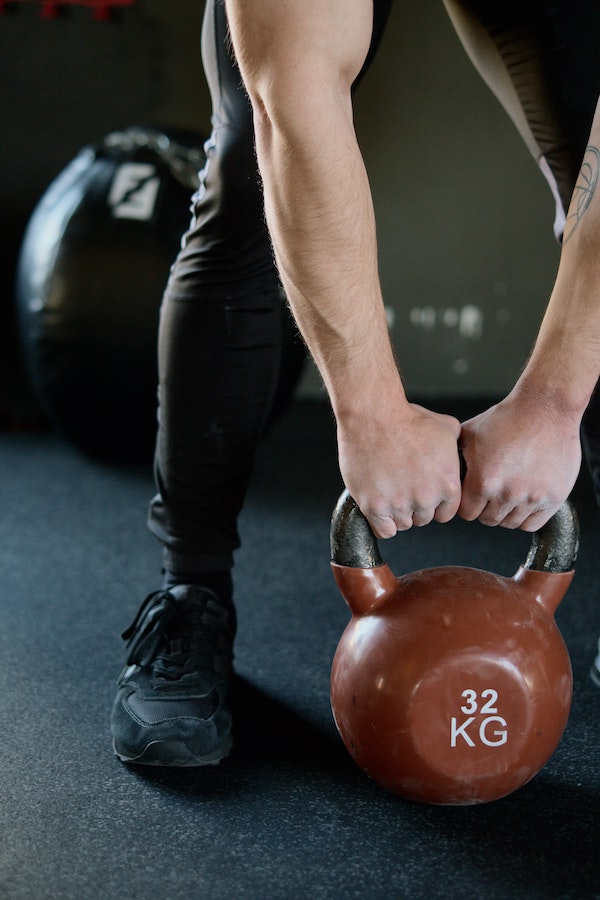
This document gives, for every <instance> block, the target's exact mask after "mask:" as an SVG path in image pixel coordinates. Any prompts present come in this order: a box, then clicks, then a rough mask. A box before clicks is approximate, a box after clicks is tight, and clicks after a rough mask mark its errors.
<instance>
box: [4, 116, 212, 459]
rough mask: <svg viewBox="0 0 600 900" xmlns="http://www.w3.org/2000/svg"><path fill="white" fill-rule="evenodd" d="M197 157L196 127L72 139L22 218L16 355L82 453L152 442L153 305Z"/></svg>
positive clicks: (126, 452)
mask: <svg viewBox="0 0 600 900" xmlns="http://www.w3.org/2000/svg"><path fill="white" fill-rule="evenodd" d="M203 164H204V153H203V151H202V138H200V137H199V136H193V135H192V136H189V135H184V136H181V135H177V139H175V138H174V137H173V136H169V135H167V134H166V133H164V132H163V131H159V130H153V129H144V128H128V129H126V130H124V131H119V132H114V133H112V134H109V135H107V136H106V137H105V138H104V139H103V140H102V141H101V142H100V143H99V144H98V145H95V146H88V147H85V148H84V149H82V150H81V152H80V153H79V154H78V155H77V156H76V157H75V159H73V161H72V162H71V163H70V164H69V165H68V166H67V167H66V169H65V170H64V171H63V172H62V173H61V174H60V175H59V176H58V177H57V178H56V180H55V181H54V182H53V183H52V184H51V185H50V187H49V188H48V189H47V191H46V192H45V194H44V195H43V197H42V198H41V200H40V202H39V203H38V205H37V206H36V208H35V210H34V212H33V214H32V216H31V219H30V221H29V223H28V226H27V229H26V232H25V235H24V238H23V243H22V246H21V251H20V256H19V262H18V268H17V295H16V297H17V317H18V322H19V333H20V337H21V343H22V348H23V355H24V359H25V364H26V367H27V369H28V372H29V375H30V378H31V382H32V386H33V388H34V390H35V393H36V395H37V397H38V399H39V402H40V404H41V406H42V407H43V409H44V410H45V411H46V413H47V414H48V416H49V417H50V419H51V420H52V421H53V422H54V423H55V425H56V426H57V427H58V428H59V429H60V431H62V432H63V434H64V435H65V436H66V437H67V438H68V439H69V440H71V441H72V442H73V443H74V444H75V445H76V446H78V447H79V448H80V449H82V450H83V451H85V452H86V453H89V454H91V455H93V456H96V457H100V458H110V459H127V458H128V459H132V458H141V457H142V456H147V455H148V454H151V452H152V447H153V444H154V436H155V431H156V386H157V362H156V341H157V332H158V316H159V308H160V303H161V300H162V293H163V290H164V287H165V284H166V281H167V278H168V274H169V269H170V267H171V265H172V263H173V260H174V259H175V255H176V253H177V251H178V249H179V246H180V242H181V238H182V235H183V234H184V232H185V231H186V229H187V227H188V225H189V220H190V199H191V195H192V193H193V191H194V190H195V188H196V187H197V185H198V172H199V170H200V169H201V168H202V166H203Z"/></svg>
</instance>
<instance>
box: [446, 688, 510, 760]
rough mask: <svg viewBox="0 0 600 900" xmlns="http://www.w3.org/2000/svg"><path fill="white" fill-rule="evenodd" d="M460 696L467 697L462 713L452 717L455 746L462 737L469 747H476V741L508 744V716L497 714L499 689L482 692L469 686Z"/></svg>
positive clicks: (489, 744) (488, 744)
mask: <svg viewBox="0 0 600 900" xmlns="http://www.w3.org/2000/svg"><path fill="white" fill-rule="evenodd" d="M461 697H463V698H464V700H465V703H464V704H463V705H462V706H461V707H460V711H461V713H462V714H463V715H462V716H461V717H460V718H459V717H458V716H452V717H451V719H450V746H451V747H456V746H458V745H459V742H460V744H462V742H463V741H464V743H465V744H466V745H467V746H468V747H475V746H476V745H477V743H480V744H485V746H486V747H500V746H501V745H502V744H506V742H507V740H508V728H507V722H506V719H504V718H503V717H502V716H500V715H498V707H497V706H496V703H497V701H498V692H497V691H495V690H493V688H487V689H486V690H484V691H482V692H481V696H479V695H478V694H477V691H473V690H470V689H469V690H466V691H463V692H462V694H461ZM463 716H466V718H463Z"/></svg>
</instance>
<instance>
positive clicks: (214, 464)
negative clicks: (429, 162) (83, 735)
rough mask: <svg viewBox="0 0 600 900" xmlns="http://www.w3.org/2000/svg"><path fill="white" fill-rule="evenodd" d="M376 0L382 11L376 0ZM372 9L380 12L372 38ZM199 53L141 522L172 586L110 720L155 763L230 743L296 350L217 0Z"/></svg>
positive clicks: (154, 608)
mask: <svg viewBox="0 0 600 900" xmlns="http://www.w3.org/2000/svg"><path fill="white" fill-rule="evenodd" d="M380 7H381V8H385V11H386V12H387V7H388V2H387V0H385V2H384V3H381V4H380ZM383 20H384V16H383V15H378V16H376V24H377V30H376V37H377V38H378V37H379V35H380V32H381V29H382V27H383ZM373 43H375V38H374V41H373ZM202 56H203V63H204V68H205V72H206V77H207V80H208V84H209V88H210V91H211V98H212V103H213V130H212V135H211V138H210V140H209V141H208V142H207V145H206V151H207V163H206V166H205V168H204V170H203V172H202V176H201V186H200V189H199V191H198V193H197V194H196V196H195V197H194V201H193V219H192V224H191V226H190V229H189V231H188V233H187V234H186V235H185V237H184V240H183V243H182V248H181V251H180V253H179V254H178V257H177V259H176V261H175V264H174V266H173V269H172V272H171V276H170V279H169V283H168V285H167V288H166V291H165V296H164V301H163V307H162V311H161V322H160V334H159V376H160V386H159V433H158V439H157V447H156V457H155V473H156V482H157V487H158V493H157V495H156V496H155V498H154V499H153V501H152V503H151V506H150V514H149V525H150V528H151V530H152V531H153V532H154V534H156V535H157V537H158V538H159V539H160V540H161V542H162V544H163V547H164V569H165V583H164V585H163V588H169V590H168V591H165V590H161V591H158V592H156V594H155V595H152V596H151V598H149V599H148V601H147V602H146V604H145V605H144V606H143V607H142V609H141V610H140V613H139V614H138V617H137V619H136V621H135V622H134V623H133V626H132V627H131V628H130V629H129V630H128V632H126V636H127V638H128V639H129V642H130V654H129V659H128V666H127V667H126V669H125V671H124V673H123V675H122V677H121V684H120V690H119V694H118V696H117V700H116V702H115V706H114V709H113V720H112V727H113V734H114V738H115V749H116V751H117V753H118V755H119V756H120V757H121V758H122V759H124V760H125V761H129V762H140V763H146V764H154V765H203V764H212V763H215V762H218V761H219V760H220V759H221V758H222V757H223V756H225V755H226V754H227V752H228V751H229V748H230V746H231V715H230V712H229V708H228V703H227V695H228V689H229V683H230V677H231V662H232V655H233V654H232V644H233V637H234V632H235V610H234V608H233V605H232V601H231V591H232V587H231V575H230V570H231V566H232V564H233V554H234V551H235V549H236V548H237V547H238V546H239V542H240V541H239V535H238V529H237V519H238V514H239V512H240V509H241V507H242V504H243V501H244V496H245V492H246V488H247V485H248V481H249V478H250V474H251V470H252V464H253V459H254V454H255V450H256V445H257V442H258V440H259V437H260V435H261V433H262V431H263V429H264V426H265V423H266V422H267V421H268V419H269V416H270V414H271V412H272V409H273V405H274V403H275V404H276V405H277V404H281V403H282V401H283V400H284V399H285V397H282V391H281V390H280V389H279V390H278V387H279V386H280V385H281V384H282V383H283V384H285V386H286V393H287V394H289V393H291V391H292V388H293V385H294V383H295V381H296V379H297V376H298V374H299V372H300V368H301V365H302V361H303V358H304V349H303V347H302V345H301V344H300V343H299V341H297V340H296V341H295V340H294V339H295V329H293V328H292V326H291V321H290V320H289V318H288V313H287V309H286V306H285V301H284V299H283V297H282V291H281V288H280V284H279V280H278V276H277V273H276V269H275V266H274V264H273V259H272V252H271V245H270V240H269V236H268V233H267V230H266V227H265V224H264V210H263V199H262V192H261V188H260V182H259V179H258V172H257V168H256V161H255V153H254V135H253V126H252V113H251V108H250V104H249V101H248V99H247V96H246V93H245V91H244V89H243V87H242V84H241V81H240V77H239V73H238V69H237V66H236V64H235V61H234V60H233V57H232V55H231V52H230V49H229V45H228V39H227V22H226V18H225V10H224V3H223V0H208V2H207V4H206V10H205V17H204V24H203V33H202ZM282 372H283V378H282Z"/></svg>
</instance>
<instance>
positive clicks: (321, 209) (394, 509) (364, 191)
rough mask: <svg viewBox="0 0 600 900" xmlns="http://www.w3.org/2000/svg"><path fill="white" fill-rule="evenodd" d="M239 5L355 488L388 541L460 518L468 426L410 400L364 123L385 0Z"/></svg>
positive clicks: (263, 154) (263, 163)
mask: <svg viewBox="0 0 600 900" xmlns="http://www.w3.org/2000/svg"><path fill="white" fill-rule="evenodd" d="M227 11H228V17H229V23H230V29H231V36H232V41H233V46H234V49H235V52H236V56H237V59H238V63H239V65H240V70H241V72H242V76H243V78H244V81H245V84H246V88H247V90H248V93H249V95H250V98H251V101H252V105H253V109H254V122H255V130H256V148H257V157H258V164H259V168H260V172H261V176H262V179H263V186H264V196H265V212H266V217H267V223H268V226H269V231H270V234H271V238H272V242H273V247H274V252H275V257H276V261H277V265H278V269H279V273H280V276H281V279H282V282H283V285H284V287H285V290H286V293H287V296H288V299H289V302H290V305H291V307H292V311H293V313H294V316H295V318H296V321H297V323H298V326H299V328H300V330H301V332H302V334H303V336H304V338H305V340H306V343H307V345H308V347H309V350H310V352H311V354H312V356H313V358H314V360H315V362H316V364H317V366H318V368H319V371H320V373H321V375H322V377H323V380H324V383H325V386H326V388H327V391H328V394H329V397H330V400H331V403H332V406H333V410H334V413H335V416H336V421H337V428H338V447H339V460H340V469H341V473H342V477H343V479H344V482H345V484H346V487H347V488H348V490H349V491H350V492H351V494H352V495H353V496H354V498H355V500H356V501H357V503H358V504H359V506H360V507H361V509H362V511H363V513H364V514H365V515H366V516H367V518H368V519H369V521H370V523H371V526H372V527H373V529H374V531H375V533H376V534H378V535H379V536H381V537H390V536H392V535H393V534H395V533H396V530H397V529H405V528H410V527H411V525H412V524H416V525H424V524H426V523H427V522H429V521H431V519H432V518H434V517H435V518H436V519H437V520H438V521H447V520H449V519H450V518H452V516H453V515H454V514H455V513H456V510H457V508H458V504H459V501H460V480H459V465H458V455H457V447H456V442H457V438H458V434H459V425H458V422H457V421H456V420H455V419H453V418H451V417H448V416H441V415H438V414H435V413H432V412H429V411H428V410H425V409H422V408H420V407H416V406H414V405H412V404H410V403H408V401H407V399H406V395H405V393H404V390H403V387H402V383H401V380H400V376H399V374H398V368H397V365H396V361H395V359H394V354H393V351H392V348H391V345H390V340H389V336H388V330H387V323H386V318H385V312H384V306H383V301H382V297H381V289H380V284H379V276H378V268H377V246H376V235H375V222H374V214H373V206H372V200H371V193H370V188H369V183H368V179H367V175H366V172H365V168H364V164H363V160H362V156H361V154H360V150H359V147H358V143H357V140H356V136H355V132H354V126H353V121H352V105H351V97H350V89H351V85H352V83H353V81H354V79H355V78H356V76H357V75H358V73H359V71H360V69H361V67H362V65H363V62H364V59H365V57H366V54H367V51H368V48H369V43H370V38H371V29H372V16H373V4H372V0H351V2H349V0H329V2H327V3H323V2H322V0H227Z"/></svg>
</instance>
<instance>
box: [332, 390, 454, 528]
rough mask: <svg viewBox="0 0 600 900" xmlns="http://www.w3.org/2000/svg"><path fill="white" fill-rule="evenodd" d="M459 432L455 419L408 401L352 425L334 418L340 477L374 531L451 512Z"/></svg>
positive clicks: (449, 515)
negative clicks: (336, 428) (336, 421)
mask: <svg viewBox="0 0 600 900" xmlns="http://www.w3.org/2000/svg"><path fill="white" fill-rule="evenodd" d="M459 434H460V423H459V422H458V420H457V419H454V418H453V417H452V416H445V415H441V414H439V413H434V412H430V411H429V410H427V409H424V408H423V407H421V406H415V405H414V404H411V403H405V404H404V405H403V406H402V408H401V409H400V410H399V409H398V408H393V409H392V410H390V409H389V407H388V414H387V415H383V416H381V415H379V416H378V415H377V414H373V415H372V416H369V417H368V419H365V420H364V421H362V422H361V421H355V422H353V424H352V425H348V423H344V422H342V423H340V422H339V421H338V449H339V462H340V471H341V473H342V477H343V479H344V483H345V485H346V487H347V488H348V490H349V492H350V494H351V495H352V497H353V498H354V500H355V501H356V502H357V504H358V505H359V507H360V509H361V511H362V513H363V515H365V516H366V518H367V519H368V520H369V523H370V525H371V528H372V529H373V531H374V533H375V535H376V536H377V537H381V538H389V537H393V536H394V535H395V534H396V532H397V531H405V530H406V529H408V528H411V526H412V525H427V523H428V522H431V521H432V519H435V520H436V521H438V522H448V521H449V520H450V519H452V518H453V516H455V515H456V512H457V509H458V505H459V503H460V496H461V494H460V466H459V457H458V447H457V441H458V437H459Z"/></svg>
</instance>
